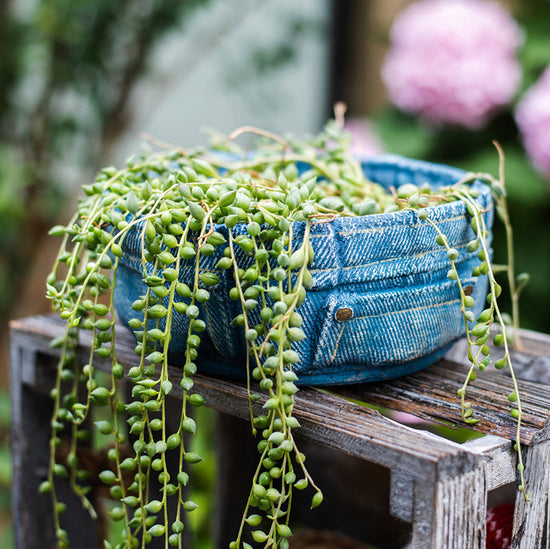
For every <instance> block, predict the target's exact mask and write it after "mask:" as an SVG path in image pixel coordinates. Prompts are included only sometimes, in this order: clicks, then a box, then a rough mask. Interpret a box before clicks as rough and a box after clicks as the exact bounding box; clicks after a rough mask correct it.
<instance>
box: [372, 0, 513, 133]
mask: <svg viewBox="0 0 550 549" xmlns="http://www.w3.org/2000/svg"><path fill="white" fill-rule="evenodd" d="M522 38H523V36H522V33H521V30H520V28H519V27H518V25H517V24H516V22H515V21H514V19H513V18H512V17H511V16H510V15H509V13H508V12H507V11H505V9H504V8H503V7H502V6H500V5H499V4H497V3H496V2H491V1H486V0H420V1H418V2H415V3H413V4H411V5H410V6H408V7H407V8H406V9H405V10H404V11H403V12H401V13H400V14H399V15H398V16H397V18H396V19H395V21H394V24H393V26H392V29H391V47H390V49H389V51H388V54H387V56H386V58H385V60H384V65H383V68H382V77H383V79H384V82H385V84H386V86H387V88H388V91H389V95H390V99H391V100H392V102H393V103H394V104H395V105H397V106H398V107H399V108H401V109H403V110H405V111H408V112H411V113H414V114H419V115H420V116H422V117H423V118H425V119H427V120H429V121H431V122H435V123H448V124H457V125H460V126H465V127H467V128H472V129H475V128H479V127H481V126H483V125H484V124H485V123H486V122H487V120H488V119H489V118H490V117H491V116H492V115H493V113H494V112H495V111H497V110H498V109H499V108H501V107H502V106H504V105H506V104H508V103H509V102H510V101H511V99H512V98H513V96H514V94H515V93H516V91H517V89H518V86H519V83H520V79H521V68H520V65H519V62H518V61H517V59H516V57H515V54H516V50H517V48H518V47H519V45H520V44H521V42H522Z"/></svg>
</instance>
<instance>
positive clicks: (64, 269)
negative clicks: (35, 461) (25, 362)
mask: <svg viewBox="0 0 550 549" xmlns="http://www.w3.org/2000/svg"><path fill="white" fill-rule="evenodd" d="M244 131H249V132H253V133H256V134H259V135H260V136H262V137H263V138H264V139H265V142H264V143H263V144H262V145H260V146H259V147H258V149H257V150H256V151H255V154H254V156H250V155H249V154H248V153H247V152H246V151H242V150H241V149H240V148H239V147H238V146H237V145H236V144H235V143H234V142H233V140H232V139H229V140H226V141H222V142H220V143H218V147H217V148H218V150H213V149H212V150H206V151H204V150H200V149H197V150H191V151H183V150H181V149H178V150H171V151H167V152H160V153H157V154H153V155H151V156H149V157H143V158H141V159H139V160H135V159H131V160H129V161H128V165H127V167H126V168H125V169H122V170H116V169H114V168H106V169H105V170H103V171H102V172H101V173H100V174H99V175H98V177H97V179H96V181H95V182H94V183H93V184H91V185H86V186H84V191H85V193H86V198H85V199H83V200H82V201H81V202H80V204H79V207H78V212H77V214H76V215H75V216H74V218H73V219H72V220H71V221H70V222H69V224H68V225H66V226H56V227H54V228H53V229H52V231H51V234H54V235H56V236H60V237H62V244H61V247H60V250H59V254H58V257H57V260H56V262H55V264H54V268H53V271H52V273H51V274H50V275H49V277H48V280H47V295H48V297H49V298H50V299H51V300H52V303H53V307H54V308H55V309H56V310H57V311H58V312H59V314H60V316H61V318H63V319H65V320H66V322H67V328H66V332H65V335H64V336H63V337H61V338H60V339H59V340H57V341H53V342H52V345H53V346H54V347H58V348H59V354H60V359H59V364H58V371H57V380H56V384H55V387H54V389H53V390H52V398H53V401H54V413H53V416H52V422H51V428H52V438H51V443H50V468H49V472H48V478H47V480H45V481H44V482H43V483H42V485H41V487H40V490H41V491H42V492H49V493H51V497H52V503H53V507H54V515H55V528H56V532H57V538H58V544H59V546H60V547H68V546H69V540H68V536H67V533H66V531H65V530H64V529H63V526H62V519H61V515H62V514H63V512H64V511H65V505H64V503H63V502H61V501H59V500H58V496H57V491H56V477H67V478H68V479H69V482H70V485H71V486H72V488H73V490H74V492H75V493H76V494H77V495H78V496H79V498H80V500H81V501H82V504H83V505H84V507H85V508H86V509H88V510H89V511H90V513H91V514H92V516H95V511H94V508H93V506H92V504H91V502H90V500H89V499H88V493H89V491H90V490H91V487H90V486H91V483H90V479H89V473H88V471H86V469H85V467H84V466H83V464H82V463H81V462H80V459H79V445H80V444H81V443H82V442H86V441H87V440H89V439H90V437H91V434H92V431H95V433H96V434H97V433H99V434H101V436H103V437H106V438H107V439H108V440H109V441H110V448H109V450H108V454H107V455H108V458H109V462H110V465H109V467H107V468H106V469H105V470H103V471H102V472H101V473H100V474H99V478H100V480H101V482H102V483H104V484H105V485H106V486H107V487H108V489H109V492H110V494H111V497H112V499H113V500H114V501H115V505H114V506H113V507H112V508H110V510H109V514H110V516H111V518H112V519H113V520H115V521H121V522H122V524H123V527H122V528H121V530H122V539H121V540H116V541H115V540H106V541H105V546H106V547H107V548H109V547H116V548H119V549H122V548H127V549H132V548H139V547H145V546H146V545H147V543H148V542H149V541H150V540H151V539H152V538H154V537H159V538H163V539H164V543H165V546H166V547H168V546H173V547H182V532H183V530H184V528H185V523H186V520H185V514H186V513H189V512H192V511H193V510H194V509H195V508H196V507H197V505H196V504H195V503H194V502H193V501H191V500H189V499H187V496H186V493H187V492H186V486H187V484H188V481H189V477H190V474H192V469H193V465H194V464H196V463H198V462H199V461H200V460H201V459H202V458H201V456H199V455H198V454H196V453H194V452H193V451H191V450H190V445H189V437H192V436H193V435H195V433H196V429H197V426H196V424H195V421H194V419H193V417H192V416H193V414H192V413H191V408H192V407H193V406H201V405H202V404H203V403H204V398H203V397H202V396H201V395H200V394H198V393H196V392H194V390H193V388H194V381H193V376H194V374H195V373H196V371H197V360H198V358H199V355H200V352H201V343H202V340H203V338H204V333H205V330H206V322H205V316H204V310H205V306H206V304H207V303H208V301H209V300H210V299H211V294H212V292H220V291H224V290H222V289H223V288H225V291H228V292H229V298H230V303H231V306H234V307H235V308H234V314H233V316H234V317H233V320H232V322H231V324H232V325H233V326H235V327H236V328H237V329H238V330H240V333H241V336H239V335H236V336H235V337H236V338H237V339H238V338H239V337H241V338H242V346H243V348H244V352H245V356H246V377H247V381H248V393H249V397H250V414H251V420H252V429H253V433H254V435H256V436H257V438H258V453H259V463H258V467H257V469H256V471H255V473H254V477H253V479H252V484H251V488H250V493H249V497H248V500H247V502H246V508H245V511H244V515H243V520H242V522H241V525H240V527H239V530H238V532H237V533H236V538H235V541H233V542H232V543H231V545H230V547H231V548H232V549H238V548H241V547H243V548H247V547H250V546H251V545H250V543H252V542H256V543H257V544H259V545H260V546H263V547H266V548H267V547H280V548H281V549H285V548H286V547H288V546H289V541H288V540H289V538H290V536H291V535H292V530H291V525H290V511H291V506H292V499H293V494H294V493H295V490H304V489H308V488H309V489H310V490H311V492H312V499H311V507H316V506H317V505H319V504H320V503H321V502H322V499H323V495H322V492H321V490H320V489H319V487H318V486H317V485H316V484H315V482H314V481H313V479H312V478H311V476H310V474H309V473H308V471H307V469H306V466H305V456H304V455H303V454H302V453H301V452H300V450H299V448H298V447H297V445H296V441H295V438H294V434H293V433H294V429H298V428H299V423H298V421H297V419H296V418H295V417H294V415H293V409H294V395H295V394H296V392H297V391H298V387H297V386H296V382H297V380H298V375H297V373H296V371H295V368H296V365H298V364H299V362H300V355H299V353H298V352H297V351H296V347H297V345H298V343H299V342H300V341H301V340H303V339H304V338H306V337H307V334H306V333H305V332H304V330H303V329H302V324H303V318H302V316H301V313H300V310H301V309H300V306H301V305H302V303H303V302H304V300H306V298H307V291H308V290H309V289H310V288H311V287H312V285H313V284H314V279H313V275H312V273H311V272H310V270H309V267H310V265H311V264H312V262H313V260H314V249H313V246H312V239H311V238H310V237H311V231H312V227H314V225H315V224H316V223H324V222H329V221H331V220H333V219H334V218H335V217H337V216H358V215H368V214H376V213H391V212H396V211H399V210H403V209H413V210H415V211H417V215H418V217H419V218H420V220H424V221H425V222H426V223H429V224H430V225H431V226H433V227H434V228H435V230H436V233H437V234H436V238H437V242H438V243H439V244H441V246H443V247H445V248H446V251H447V256H448V259H449V262H450V270H449V278H450V279H452V280H456V282H457V288H458V292H459V294H460V302H461V307H462V314H463V317H464V328H465V332H466V337H467V340H468V355H469V360H470V361H471V364H472V366H471V370H470V374H469V376H468V379H467V380H466V382H465V384H464V386H463V387H462V388H461V389H460V391H459V394H460V396H461V400H462V409H463V417H464V420H465V421H467V422H473V421H475V420H474V419H473V417H472V409H471V407H470V405H469V404H468V403H467V402H466V400H465V392H466V387H467V384H468V382H470V381H472V380H473V379H474V377H475V373H476V371H481V370H483V369H485V368H486V367H487V366H488V364H489V363H490V362H491V358H490V352H489V347H488V346H487V345H486V342H487V341H488V339H489V337H492V335H491V332H490V328H491V326H492V324H493V323H496V324H497V325H499V326H500V330H501V332H500V333H498V334H497V335H495V336H494V342H495V344H496V345H503V346H504V358H503V359H499V360H497V361H496V362H495V367H497V368H499V367H504V366H508V368H509V369H510V373H511V375H512V381H513V385H514V389H513V392H512V393H511V394H510V395H509V399H510V401H511V402H513V403H514V404H513V406H514V407H513V408H512V409H511V414H512V416H513V417H514V418H515V420H516V421H517V428H518V436H517V440H518V441H519V429H520V424H521V403H520V400H519V394H518V389H517V383H516V379H515V377H514V374H513V368H512V364H511V360H510V353H509V350H508V342H507V339H506V337H505V326H504V321H503V315H502V313H501V311H500V309H499V307H498V304H497V300H496V298H497V297H498V294H499V293H500V286H499V285H498V284H497V282H496V280H495V277H494V269H493V268H492V266H491V263H490V261H489V256H490V250H489V247H488V242H487V237H488V232H487V228H486V226H485V221H484V215H483V214H484V212H483V211H482V210H481V207H480V205H479V203H478V202H477V201H476V200H475V193H474V192H473V191H472V189H471V188H470V186H469V185H468V183H469V182H470V181H472V180H473V179H474V178H473V177H468V178H467V179H465V180H464V181H461V182H459V183H457V184H456V185H452V186H449V187H445V188H439V189H437V190H433V189H431V188H430V187H429V186H422V187H417V186H416V185H412V184H405V185H402V186H401V187H399V188H398V189H393V190H392V192H387V190H386V189H384V188H383V187H382V186H380V185H378V184H376V183H373V182H371V181H368V180H367V179H366V178H365V176H364V174H363V172H362V169H361V166H360V164H359V163H357V162H356V161H354V160H353V159H352V158H351V157H350V155H349V152H348V140H347V137H346V136H345V135H344V134H342V133H341V132H340V131H339V128H338V125H337V124H334V123H331V124H328V125H327V127H326V130H325V132H324V133H322V134H320V135H318V136H316V137H314V138H312V139H309V140H304V141H296V140H293V139H290V138H289V139H282V138H280V137H278V136H273V135H272V134H270V133H269V132H264V131H262V130H257V129H255V128H243V129H241V130H238V131H237V132H234V134H233V135H232V138H235V137H237V136H238V135H240V134H241V133H243V132H244ZM486 177H487V178H488V176H486ZM488 182H489V184H490V185H491V186H492V187H494V190H495V192H496V197H497V198H496V199H495V200H496V203H497V207H498V208H499V212H500V213H501V215H502V217H503V218H504V220H505V223H508V220H507V214H506V208H505V201H504V192H503V189H502V188H501V186H499V184H498V182H495V181H493V180H492V179H488ZM456 200H460V201H462V202H463V203H464V204H465V206H466V209H467V210H468V213H469V215H470V222H471V226H472V230H473V233H474V235H475V237H474V239H473V240H472V242H470V244H468V250H467V251H468V252H469V253H473V252H475V251H478V257H479V264H478V265H477V266H476V267H475V269H474V272H473V273H472V275H473V276H479V275H487V277H488V280H489V287H490V294H489V306H488V308H486V309H485V310H484V311H483V312H482V313H481V314H480V315H478V317H477V319H476V318H475V317H474V314H473V313H472V307H473V298H472V297H471V296H469V295H467V292H466V289H465V287H464V284H463V281H461V280H460V278H459V276H458V271H457V268H456V265H455V262H456V260H457V258H458V252H457V251H456V250H455V249H453V248H451V247H450V246H449V245H448V244H447V240H446V237H445V235H444V234H443V233H442V232H441V230H440V229H439V227H438V225H437V224H436V223H434V222H433V221H432V220H431V219H430V207H431V206H437V205H438V204H441V203H445V202H449V201H456ZM135 238H138V239H139V242H140V243H141V251H140V257H138V258H133V259H131V261H134V263H133V264H134V266H135V265H138V267H137V268H138V269H140V271H141V275H142V276H141V278H142V287H141V290H140V295H139V296H137V297H136V298H135V299H134V301H133V303H132V305H131V314H130V316H129V319H128V325H129V327H130V328H131V329H132V330H133V332H134V334H135V338H136V346H135V354H136V361H135V365H133V366H132V367H131V368H130V369H129V370H128V371H126V370H125V368H124V367H123V366H122V364H121V362H122V361H119V360H118V359H117V348H116V339H115V332H116V331H117V330H118V324H117V323H116V322H115V300H114V288H115V286H116V284H117V275H118V273H119V270H120V266H121V265H122V264H124V262H125V261H126V262H127V261H129V260H128V258H127V257H126V256H125V242H126V240H127V239H135ZM510 261H511V259H510ZM512 268H513V267H510V269H512ZM509 274H510V270H509ZM510 280H512V278H511V279H510ZM519 289H520V288H519V285H517V286H515V287H514V289H513V290H512V293H513V295H514V296H516V295H518V294H519ZM516 309H517V307H516V308H515V309H514V310H516ZM175 325H178V326H182V325H183V326H184V334H185V335H184V339H185V340H184V342H183V346H181V345H180V347H179V349H183V351H181V350H180V351H179V352H178V353H179V355H178V360H179V362H180V363H181V365H182V366H181V367H182V379H181V382H180V386H179V387H174V386H173V382H172V380H171V379H170V375H169V370H168V365H169V363H170V362H171V359H172V358H173V357H172V355H171V348H173V342H172V336H173V333H174V326H175ZM81 330H86V331H87V332H88V333H89V337H90V340H91V345H90V352H89V355H88V356H87V357H86V358H85V359H84V361H82V360H81V359H82V357H81V356H80V354H79V348H78V341H79V334H80V332H81ZM236 333H237V332H236ZM82 362H84V364H82ZM99 366H101V369H102V370H105V369H107V371H108V372H109V375H107V376H105V375H102V374H101V372H99V368H98V367H99ZM127 382H129V384H128V387H127V385H126V383H127ZM176 392H177V394H178V396H179V395H181V396H182V398H181V410H180V415H179V421H178V425H177V428H176V429H175V430H173V432H170V431H169V430H168V425H169V423H168V422H167V421H166V419H167V401H166V397H167V396H168V395H170V394H173V393H176ZM101 407H104V408H105V409H106V410H108V412H107V413H105V414H99V413H98V411H99V409H100V408H101ZM98 416H99V417H98ZM94 420H95V422H94ZM94 424H95V427H93V426H94ZM65 447H66V448H68V450H66V451H62V448H65ZM518 454H519V462H520V473H521V486H522V487H523V486H524V483H523V465H522V461H521V449H520V447H519V442H518ZM169 463H170V464H173V463H177V467H176V468H175V469H174V467H173V466H169ZM150 480H156V481H157V485H158V486H159V487H160V490H159V491H158V492H155V493H153V492H152V490H151V488H150ZM170 502H172V503H170ZM169 509H170V512H169Z"/></svg>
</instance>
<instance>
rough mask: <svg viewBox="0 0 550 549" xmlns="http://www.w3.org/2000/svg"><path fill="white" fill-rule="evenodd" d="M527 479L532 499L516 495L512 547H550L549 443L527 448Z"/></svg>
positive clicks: (530, 548)
mask: <svg viewBox="0 0 550 549" xmlns="http://www.w3.org/2000/svg"><path fill="white" fill-rule="evenodd" d="M524 464H525V482H526V484H527V492H528V494H529V498H530V501H528V502H527V501H525V498H523V497H521V496H519V497H517V498H516V508H515V512H514V534H513V538H512V549H548V547H549V546H550V535H549V524H550V523H549V520H550V516H549V514H550V505H549V503H550V502H549V498H548V495H549V491H550V442H543V443H541V444H536V445H534V446H530V447H529V448H525V458H524Z"/></svg>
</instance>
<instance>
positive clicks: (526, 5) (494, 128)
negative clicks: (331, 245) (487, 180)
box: [350, 0, 550, 332]
mask: <svg viewBox="0 0 550 549" xmlns="http://www.w3.org/2000/svg"><path fill="white" fill-rule="evenodd" d="M405 4H410V5H407V6H405ZM402 7H403V9H402V10H401V11H399V13H397V15H396V16H395V18H392V20H390V21H389V22H388V23H389V24H388V26H387V28H386V29H385V30H386V31H387V32H386V33H384V32H382V34H379V33H378V32H376V33H373V31H372V30H370V34H371V36H373V35H374V38H373V40H374V41H375V42H376V41H377V42H384V43H386V45H387V48H388V49H387V53H385V54H384V55H382V56H381V61H380V68H381V70H380V74H381V79H380V81H379V85H380V86H381V87H383V88H384V89H385V90H386V91H387V97H388V98H389V100H390V102H389V104H388V103H387V102H384V100H382V102H380V103H379V104H375V105H373V104H357V105H356V108H354V104H351V103H350V114H352V115H353V116H354V117H355V115H356V114H357V111H358V112H359V114H362V115H364V114H367V117H366V118H367V120H365V121H364V123H363V126H359V128H360V133H361V134H364V133H365V131H370V133H371V134H372V136H373V138H375V139H376V140H377V141H378V143H381V144H382V147H383V148H384V150H386V151H388V152H393V153H399V154H403V155H405V156H412V157H416V158H423V159H426V160H430V161H434V162H442V163H445V164H450V165H454V166H459V167H462V168H464V169H466V170H469V171H474V172H489V173H492V174H494V175H497V174H498V154H497V152H496V149H495V146H494V145H493V141H494V140H496V141H497V142H498V143H499V144H500V146H501V147H502V149H503V150H504V155H505V180H506V187H507V190H508V195H509V208H510V215H511V219H512V225H513V227H514V238H515V256H516V265H517V269H519V270H521V271H526V272H528V273H529V274H530V281H529V283H528V284H527V286H526V287H525V289H524V291H523V294H522V297H521V300H520V308H521V317H520V319H521V325H522V327H524V328H531V329H536V330H539V331H543V332H550V318H549V317H548V314H547V311H548V308H549V307H550V285H549V284H548V279H549V277H550V224H549V223H548V219H549V216H550V69H548V68H547V67H549V64H550V3H549V2H547V1H544V2H540V1H537V0H524V1H522V2H519V1H518V2H512V1H510V2H505V1H501V2H496V1H490V0H446V1H440V0H419V1H417V2H411V3H402ZM367 31H368V27H367ZM545 71H546V72H545ZM374 87H376V86H374ZM361 111H363V112H361ZM354 128H355V131H358V130H357V128H358V121H357V120H354ZM363 139H364V137H363ZM494 247H495V260H496V262H497V263H504V262H505V261H506V250H505V238H504V234H503V228H502V227H500V226H497V227H496V229H495V239H494Z"/></svg>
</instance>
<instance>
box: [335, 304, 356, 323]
mask: <svg viewBox="0 0 550 549" xmlns="http://www.w3.org/2000/svg"><path fill="white" fill-rule="evenodd" d="M334 316H335V317H336V320H337V321H338V322H345V321H346V320H349V319H350V318H352V317H353V311H352V310H351V309H350V308H349V307H340V308H339V309H338V310H337V311H336V314H335V315H334Z"/></svg>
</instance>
